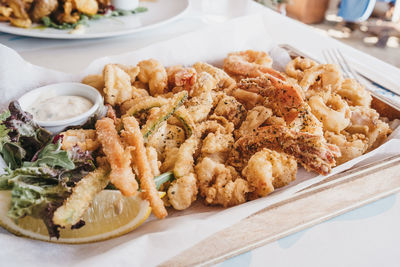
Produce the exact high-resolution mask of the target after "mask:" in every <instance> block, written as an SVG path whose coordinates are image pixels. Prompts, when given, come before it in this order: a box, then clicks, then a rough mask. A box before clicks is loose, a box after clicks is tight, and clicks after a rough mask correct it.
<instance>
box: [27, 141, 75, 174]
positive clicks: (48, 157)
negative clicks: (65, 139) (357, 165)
mask: <svg viewBox="0 0 400 267" xmlns="http://www.w3.org/2000/svg"><path fill="white" fill-rule="evenodd" d="M34 160H35V161H33V162H24V164H23V166H24V167H39V166H48V167H51V168H56V167H59V168H63V169H65V170H73V169H74V168H75V164H74V162H73V161H72V160H71V159H70V158H69V156H68V153H67V151H64V150H62V149H61V140H58V141H57V144H53V143H49V144H47V145H46V146H45V147H44V148H43V149H42V150H40V151H39V152H38V153H37V154H36V155H35V157H34Z"/></svg>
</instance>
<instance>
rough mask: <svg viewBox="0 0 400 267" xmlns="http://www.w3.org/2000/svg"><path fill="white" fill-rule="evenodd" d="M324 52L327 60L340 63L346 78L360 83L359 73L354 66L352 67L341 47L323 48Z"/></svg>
mask: <svg viewBox="0 0 400 267" xmlns="http://www.w3.org/2000/svg"><path fill="white" fill-rule="evenodd" d="M322 54H323V56H324V58H325V61H326V62H328V63H333V64H337V65H339V66H340V68H341V69H342V72H343V74H344V76H345V77H346V78H351V79H354V80H356V81H357V82H359V83H360V80H359V79H358V75H357V74H356V72H355V71H354V70H353V68H351V67H350V65H349V63H348V62H347V60H346V59H345V58H344V56H343V54H342V52H340V50H339V49H327V50H322Z"/></svg>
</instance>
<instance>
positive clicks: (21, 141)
mask: <svg viewBox="0 0 400 267" xmlns="http://www.w3.org/2000/svg"><path fill="white" fill-rule="evenodd" d="M96 121H97V116H93V117H91V118H89V120H88V121H87V122H86V123H85V124H84V125H81V126H75V127H74V126H71V127H69V129H74V128H81V129H94V125H95V123H96ZM62 139H63V136H62V135H52V134H51V133H50V132H49V131H47V130H46V129H44V128H41V127H40V126H39V125H38V124H36V123H35V122H34V121H33V117H32V115H31V114H30V113H28V112H25V111H23V110H22V109H21V107H20V106H19V104H18V102H17V101H13V102H11V103H10V104H9V107H8V110H7V111H5V112H3V113H2V114H0V156H1V157H2V158H3V160H4V163H5V165H6V167H5V168H4V171H3V174H1V175H0V190H10V191H11V205H10V207H9V210H8V216H9V217H10V218H12V219H14V220H15V221H16V222H18V220H19V219H21V218H23V217H25V216H31V217H34V218H37V219H41V220H43V222H44V224H45V225H46V227H47V230H48V233H49V236H50V238H51V237H56V238H59V237H60V226H58V225H56V224H54V222H53V215H54V212H55V211H56V210H57V209H58V208H59V207H60V206H62V205H63V203H64V202H65V201H66V200H67V199H68V198H69V197H70V196H71V194H72V193H73V188H74V187H75V186H76V185H77V183H78V182H79V181H81V180H82V179H83V178H84V177H85V176H86V175H88V174H89V173H90V172H92V171H94V170H95V169H96V161H95V158H96V156H97V155H94V154H95V153H96V152H89V151H82V150H81V149H80V148H79V146H74V147H73V148H72V149H71V150H68V151H65V150H63V149H61V146H62ZM173 179H174V176H173V174H172V172H166V173H163V174H161V175H159V176H157V177H155V178H154V181H155V183H156V188H157V189H160V187H161V186H162V185H163V184H164V183H166V182H168V181H171V180H173ZM106 189H110V190H115V189H116V188H115V187H114V185H112V184H111V183H110V184H109V185H108V186H107V188H106ZM84 225H85V222H84V221H82V220H81V221H79V222H78V223H77V224H75V225H73V226H72V227H71V229H78V228H80V227H82V226H84Z"/></svg>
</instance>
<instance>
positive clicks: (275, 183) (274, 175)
mask: <svg viewBox="0 0 400 267" xmlns="http://www.w3.org/2000/svg"><path fill="white" fill-rule="evenodd" d="M296 173H297V162H296V160H295V159H294V157H293V156H289V155H287V154H285V153H279V152H276V151H272V150H269V149H267V148H264V149H263V150H261V151H259V152H257V153H255V154H254V155H253V156H252V157H251V158H250V160H249V162H248V164H247V166H246V167H245V168H244V169H243V171H242V174H243V176H244V177H246V179H247V181H248V182H249V185H250V188H251V190H252V194H253V197H255V198H257V197H265V196H266V195H268V194H270V193H271V192H273V191H274V190H275V188H279V187H283V186H286V185H288V184H289V183H290V182H292V181H294V180H295V179H296Z"/></svg>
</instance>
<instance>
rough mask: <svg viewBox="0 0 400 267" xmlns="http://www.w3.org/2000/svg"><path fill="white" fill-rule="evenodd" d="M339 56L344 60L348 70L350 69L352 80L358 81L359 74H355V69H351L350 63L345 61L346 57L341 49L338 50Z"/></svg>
mask: <svg viewBox="0 0 400 267" xmlns="http://www.w3.org/2000/svg"><path fill="white" fill-rule="evenodd" d="M337 54H338V55H339V57H340V58H341V59H342V61H343V63H344V65H345V66H346V68H347V69H348V71H349V73H350V74H351V76H350V75H349V76H350V78H352V79H355V80H356V81H358V79H357V74H356V73H355V71H354V70H353V68H352V67H350V65H349V63H348V62H347V60H346V59H345V57H344V56H343V54H342V52H341V51H340V50H339V49H337Z"/></svg>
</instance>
